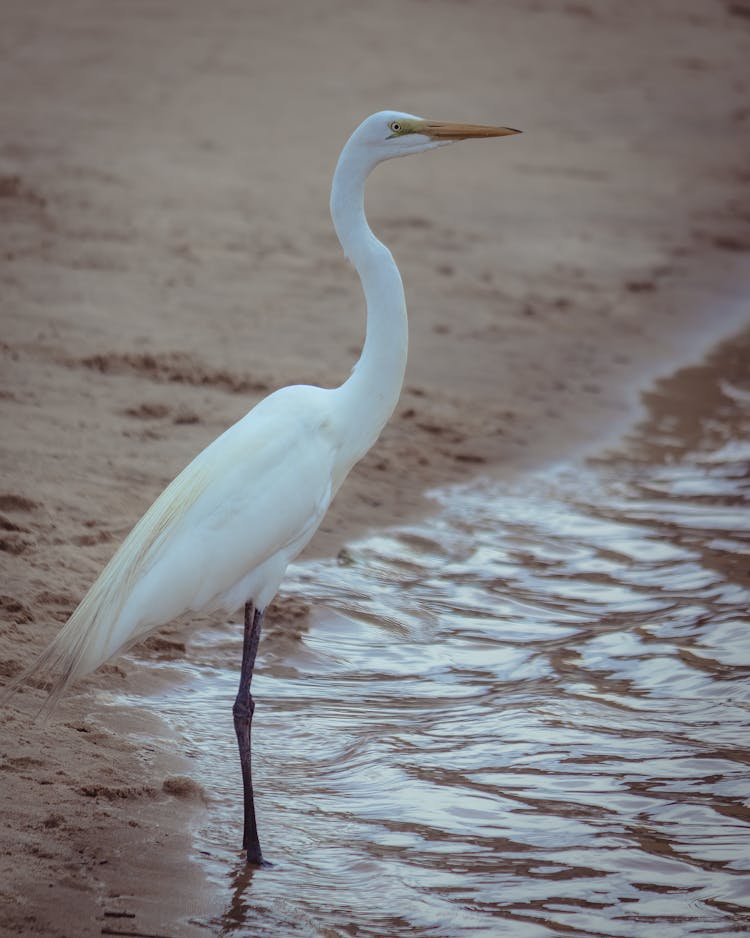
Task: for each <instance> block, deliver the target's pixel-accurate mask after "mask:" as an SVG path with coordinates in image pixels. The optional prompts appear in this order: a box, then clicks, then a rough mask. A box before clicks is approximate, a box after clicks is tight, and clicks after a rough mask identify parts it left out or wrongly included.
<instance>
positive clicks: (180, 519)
mask: <svg viewBox="0 0 750 938" xmlns="http://www.w3.org/2000/svg"><path fill="white" fill-rule="evenodd" d="M517 132H518V131H515V130H511V129H509V128H506V127H485V126H481V125H475V124H450V123H445V122H435V121H426V120H423V119H422V118H418V117H415V116H414V115H411V114H402V113H398V112H395V111H381V112H379V113H377V114H373V115H372V116H371V117H368V118H367V120H365V121H364V122H363V123H362V124H361V125H360V126H359V127H358V128H357V130H355V131H354V133H353V134H352V136H351V137H350V138H349V140H348V142H347V143H346V146H345V147H344V149H343V150H342V153H341V156H340V158H339V161H338V165H337V167H336V172H335V173H334V178H333V185H332V189H331V215H332V218H333V223H334V226H335V228H336V233H337V235H338V237H339V240H340V241H341V244H342V247H343V249H344V252H345V253H346V255H347V257H349V258H350V260H351V261H352V263H353V264H354V266H355V268H356V269H357V273H358V274H359V276H360V279H361V281H362V289H363V291H364V294H365V298H366V301H367V335H366V339H365V343H364V347H363V349H362V355H361V356H360V359H359V361H358V362H357V364H356V366H355V367H354V369H353V371H352V374H351V376H350V377H349V379H348V380H347V381H345V382H344V384H342V385H341V386H340V387H338V388H334V389H332V390H326V389H323V388H316V387H308V386H294V387H288V388H283V389H281V390H279V391H276V392H275V393H273V394H271V395H270V396H269V397H267V398H266V399H265V400H263V401H261V402H260V403H259V404H258V405H257V406H256V407H254V408H253V409H252V410H251V411H250V412H249V413H248V414H247V415H246V416H245V417H243V418H242V420H240V421H239V422H238V423H236V424H235V425H234V426H233V427H230V429H228V430H227V431H226V432H225V433H223V434H222V435H221V436H220V437H219V438H218V439H217V440H215V441H214V442H213V443H211V444H210V446H208V447H206V449H205V450H203V452H202V453H200V454H199V455H198V456H197V457H196V458H195V459H194V460H193V462H191V463H190V465H189V466H187V468H185V469H184V470H183V471H182V472H181V473H180V474H179V475H178V476H177V478H176V479H175V480H174V481H173V482H172V483H171V484H170V485H169V486H168V487H167V488H166V489H165V491H164V492H163V493H162V494H161V495H160V496H159V498H157V500H156V501H155V502H154V504H153V505H152V506H151V507H150V508H149V509H148V511H147V512H146V514H145V515H144V516H143V518H141V520H140V521H139V522H138V524H136V526H135V527H134V528H133V530H132V531H131V532H130V534H129V535H128V536H127V538H126V539H125V541H124V542H123V544H122V545H121V546H120V548H119V550H118V551H117V553H116V554H115V555H114V557H113V558H112V559H111V560H110V562H109V563H108V564H107V566H106V567H105V568H104V570H103V571H102V573H101V574H100V576H99V577H98V579H97V580H96V582H95V583H94V584H93V586H92V587H91V589H90V590H89V591H88V593H87V594H86V596H85V597H84V598H83V600H82V601H81V603H80V605H79V606H78V608H77V609H76V610H75V612H74V613H73V615H72V616H71V617H70V619H69V620H68V622H67V623H66V625H65V626H64V627H63V629H62V630H61V631H60V633H59V634H58V636H57V637H56V638H55V639H54V641H53V642H52V644H51V645H50V646H49V647H48V648H47V650H46V651H45V652H43V654H42V655H41V657H40V658H39V659H38V661H37V662H36V663H35V664H34V666H33V667H32V668H31V669H30V670H29V671H28V672H26V673H25V674H23V675H21V676H20V677H19V678H18V679H16V680H15V681H14V682H13V684H12V685H11V686H10V687H9V688H7V692H8V693H10V692H12V691H13V690H15V688H16V687H17V686H18V685H19V684H20V683H22V682H23V681H24V680H25V679H26V678H28V677H29V676H30V675H31V674H32V673H35V672H38V671H44V672H51V674H52V680H51V688H50V698H49V704H50V705H52V704H54V702H55V701H56V700H57V698H58V697H59V696H60V694H62V692H63V691H64V690H65V688H66V687H67V686H68V685H69V684H70V683H71V682H72V681H74V680H76V679H77V678H79V677H81V676H82V675H84V674H87V673H89V672H90V671H93V670H94V669H95V668H97V667H98V666H99V665H100V664H102V663H103V662H104V661H106V660H107V659H108V658H110V657H112V655H115V654H116V653H117V652H118V651H120V650H121V649H123V648H125V647H127V646H128V645H130V644H132V643H133V642H134V641H136V640H137V639H139V638H140V637H142V636H143V635H145V634H146V633H148V632H150V631H152V630H153V629H155V628H158V627H159V626H160V625H163V624H165V623H167V622H170V621H171V620H172V619H174V618H176V617H177V616H180V615H182V614H184V613H186V612H191V611H192V612H207V611H212V610H216V609H225V610H226V611H227V612H233V611H234V610H235V609H237V608H238V607H239V606H241V605H242V604H243V603H244V604H245V610H246V611H245V643H244V646H243V662H242V676H241V681H240V692H239V693H238V696H237V701H236V702H235V708H234V714H235V728H236V730H237V738H238V742H239V746H240V761H241V764H242V771H243V783H244V790H245V833H244V838H243V846H244V847H245V848H246V849H247V851H248V860H249V861H251V862H256V863H260V862H262V858H261V854H260V845H259V843H258V837H257V830H256V826H255V813H254V807H253V791H252V781H251V772H250V721H251V718H252V711H253V707H254V704H253V701H252V696H251V694H250V680H251V677H252V670H253V664H254V660H255V653H256V651H257V645H258V640H259V636H260V622H261V620H262V617H263V611H264V609H265V607H266V606H267V605H268V603H269V602H270V601H271V599H272V598H273V596H274V594H275V593H276V591H277V589H278V587H279V584H280V582H281V579H282V577H283V575H284V571H285V570H286V567H287V565H288V564H289V562H290V561H291V560H292V559H293V558H294V557H296V556H297V554H298V553H299V552H300V551H301V550H302V548H303V547H304V546H305V545H306V544H307V543H308V541H309V540H310V538H311V537H312V536H313V534H314V533H315V531H316V529H317V527H318V525H319V524H320V522H321V520H322V519H323V516H324V515H325V513H326V511H327V510H328V506H329V505H330V503H331V500H332V498H333V497H334V496H335V494H336V492H337V491H338V489H339V488H340V486H341V484H342V482H343V481H344V479H345V477H346V475H347V473H348V472H349V470H350V469H351V468H352V466H353V465H354V463H355V462H357V460H358V459H360V458H361V457H362V456H363V455H364V454H365V453H366V452H367V450H368V449H369V448H370V447H371V446H372V444H373V443H374V442H375V440H376V439H377V437H378V435H379V434H380V431H381V430H382V428H383V426H384V425H385V423H386V421H387V420H388V418H389V417H390V415H391V413H392V412H393V410H394V408H395V406H396V402H397V401H398V397H399V393H400V390H401V385H402V382H403V377H404V369H405V367H406V352H407V343H408V335H407V320H406V303H405V300H404V290H403V285H402V283H401V276H400V274H399V272H398V268H397V267H396V264H395V262H394V260H393V257H392V256H391V253H390V251H389V250H388V249H387V248H386V247H385V246H384V245H383V244H382V243H381V242H380V241H378V240H377V238H376V237H375V236H374V235H373V233H372V231H371V230H370V228H369V226H368V224H367V220H366V218H365V213H364V185H365V180H366V178H367V176H368V174H369V173H370V172H371V170H372V169H373V168H374V167H375V166H376V165H377V164H378V163H380V162H382V161H383V160H387V159H391V158H393V157H396V156H406V155H408V154H410V153H419V152H421V151H423V150H428V149H432V148H433V147H438V146H442V145H444V144H446V143H450V142H451V141H453V140H463V139H467V138H469V137H499V136H505V135H507V134H513V133H517Z"/></svg>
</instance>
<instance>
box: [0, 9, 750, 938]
mask: <svg viewBox="0 0 750 938" xmlns="http://www.w3.org/2000/svg"><path fill="white" fill-rule="evenodd" d="M0 46H1V47H2V55H0V76H1V79H2V81H1V85H2V88H3V90H4V93H3V94H2V95H1V96H0V126H1V127H2V134H1V135H0V219H1V220H2V223H1V224H0V242H1V243H0V280H1V282H2V292H1V293H0V309H1V311H2V333H1V335H0V347H1V348H2V356H3V358H2V362H3V365H2V390H1V394H0V406H1V407H2V440H3V446H2V482H1V484H0V528H1V529H2V530H1V533H0V547H2V553H1V554H0V556H1V557H2V584H1V586H0V594H1V595H0V606H1V608H2V629H1V632H0V642H1V654H0V662H1V665H0V668H1V670H2V676H3V679H9V678H11V677H12V676H13V675H15V674H17V673H19V672H20V670H21V669H23V668H24V667H25V666H27V665H28V664H29V663H30V662H31V661H32V660H33V659H34V656H35V655H36V654H37V653H38V652H39V651H40V650H41V649H42V648H43V647H44V646H45V644H46V643H47V641H48V640H49V639H50V638H51V637H52V636H53V635H54V634H55V633H56V631H57V629H58V628H59V627H60V625H61V623H62V622H64V620H65V619H66V617H67V616H68V615H69V614H70V613H71V611H72V610H73V608H74V607H75V605H76V604H77V602H78V601H79V600H80V598H81V597H82V595H83V593H84V592H85V590H86V588H87V587H88V586H89V585H90V583H91V582H92V581H93V579H94V578H95V576H96V574H97V573H98V571H99V570H100V569H101V567H102V565H103V564H104V562H105V561H106V560H107V559H108V557H109V556H110V555H111V554H112V552H113V551H114V549H115V547H116V546H117V544H118V543H119V541H120V540H121V538H122V537H123V536H124V534H125V533H126V532H127V531H128V530H129V528H130V527H131V526H132V524H133V523H134V522H135V521H136V520H137V519H138V517H139V516H140V514H141V513H142V512H143V510H144V509H145V508H146V507H147V506H148V504H149V503H150V502H151V500H152V499H153V498H154V497H155V496H156V495H157V494H158V493H159V491H160V490H161V489H162V488H163V486H164V485H165V484H166V483H167V482H168V481H169V480H170V479H171V478H172V477H173V476H174V475H175V474H176V473H177V472H178V471H179V470H180V469H181V468H182V467H183V466H184V465H185V464H186V463H187V462H188V461H189V460H190V459H191V458H192V456H193V455H194V454H195V453H196V452H198V451H199V450H200V449H201V448H202V447H203V446H205V445H206V444H207V443H208V442H210V441H211V440H212V439H213V438H214V437H216V436H217V435H218V434H219V433H220V432H221V431H222V430H223V429H224V428H226V427H227V426H228V425H229V424H231V423H232V422H233V421H235V420H237V419H238V418H239V417H240V416H242V415H243V414H244V413H245V412H246V411H247V410H248V409H249V408H250V406H251V405H252V404H253V403H255V402H256V401H257V400H258V399H259V398H260V397H261V396H262V395H264V394H265V393H267V392H268V391H270V390H272V389H274V388H276V387H279V386H282V385H284V384H288V383H304V382H310V383H317V384H322V385H326V386H333V385H334V384H337V383H339V382H341V381H342V380H343V379H344V378H345V377H346V376H347V374H348V372H349V369H350V368H351V365H352V364H353V362H354V360H355V359H356V356H357V354H358V352H359V348H360V346H361V342H362V338H363V330H364V312H363V303H362V298H361V293H360V288H359V284H358V282H357V280H356V277H355V276H354V273H353V271H352V270H351V268H350V267H349V266H348V264H347V263H346V261H345V260H344V258H343V257H342V253H341V251H340V248H339V246H338V243H337V241H336V239H335V236H334V234H333V231H332V228H331V224H330V220H329V217H328V210H327V202H328V187H329V183H330V176H331V172H332V169H333V167H334V165H335V161H336V158H337V155H338V151H339V149H340V147H341V146H342V144H343V143H344V142H345V140H346V138H347V136H348V134H349V133H350V132H351V130H352V129H353V128H354V127H355V126H356V124H357V123H358V122H359V121H360V120H361V119H362V118H364V117H365V116H366V115H367V114H369V113H371V112H372V111H375V110H379V109H381V108H395V109H403V110H407V111H410V112H413V113H417V114H422V115H424V116H427V117H431V118H436V119H446V120H448V119H451V120H454V119H455V120H466V121H470V120H474V121H481V122H485V123H503V124H508V125H511V126H514V127H520V128H521V129H522V130H523V131H524V133H523V135H521V136H518V137H513V138H508V139H503V140H495V141H483V142H471V143H464V144H460V145H456V146H454V147H450V148H447V149H444V150H440V151H438V152H437V153H430V154H426V155H423V156H419V157H414V158H411V159H408V160H396V161H394V162H391V163H389V164H387V165H386V166H383V167H381V168H380V169H379V170H378V171H377V172H376V174H375V175H374V177H373V178H372V180H371V182H370V185H369V188H368V207H369V215H370V220H371V223H372V225H373V228H374V229H375V231H376V232H377V233H378V234H379V235H380V237H382V238H383V240H384V241H386V242H387V243H388V245H389V246H390V247H391V249H392V250H393V252H394V255H395V257H396V259H397V261H398V263H399V265H400V268H401V271H402V275H403V278H404V282H405V286H406V291H407V299H408V301H409V312H410V323H411V337H410V359H409V365H408V370H407V377H406V384H405V388H404V392H403V395H402V398H401V402H400V405H399V407H398V410H397V412H396V414H395V415H394V418H393V419H392V421H391V423H390V424H389V425H388V427H387V428H386V430H385V432H384V433H383V435H382V438H381V440H380V441H379V443H378V444H377V446H376V447H375V448H374V449H373V450H372V452H371V453H370V454H369V455H368V456H367V457H366V459H365V460H364V461H363V462H362V463H361V464H360V465H359V466H358V467H357V468H356V469H355V471H354V472H353V474H352V476H351V478H350V479H349V480H348V482H347V483H346V485H345V486H344V489H343V490H342V492H341V494H340V495H339V497H338V498H337V500H336V502H335V504H334V506H333V508H332V510H331V512H330V513H329V515H328V517H327V518H326V520H325V522H324V524H323V527H322V529H321V531H320V532H319V534H318V535H317V536H316V538H315V540H314V542H313V544H312V545H311V548H310V549H311V550H313V551H317V552H318V553H330V552H332V551H336V550H338V549H339V548H340V546H341V545H342V544H344V543H345V542H346V540H347V539H348V538H351V537H352V536H353V535H355V534H357V533H359V532H362V531H364V530H366V529H368V528H373V527H378V526H384V525H390V524H394V523H396V522H398V521H400V520H403V519H405V518H409V517H412V516H414V514H415V513H417V512H421V511H424V510H428V508H429V506H428V503H427V502H426V501H425V499H424V493H425V491H426V490H427V489H429V487H430V486H435V485H440V484H446V483H450V482H453V481H456V480H460V479H466V478H469V477H471V476H473V475H476V474H478V473H506V474H507V473H514V472H520V471H524V470H527V469H529V468H531V467H533V466H535V465H538V464H540V463H542V462H544V461H549V460H561V459H565V458H570V457H571V455H572V454H574V453H579V452H581V451H582V449H583V448H585V447H592V446H599V445H601V444H602V442H603V441H605V440H607V439H611V438H612V436H613V434H616V433H617V432H619V430H621V429H622V427H623V426H624V425H625V424H626V423H627V421H628V420H629V419H630V417H631V416H632V413H633V406H634V404H635V402H636V401H637V390H638V389H639V388H642V387H644V386H645V385H647V384H648V382H649V380H651V379H652V378H653V377H654V376H655V375H657V374H661V373H664V372H665V371H668V370H669V369H670V367H671V366H672V365H674V364H677V363H679V362H684V361H688V360H691V358H695V357H697V356H698V355H699V353H700V350H701V349H702V348H705V347H707V346H708V344H709V343H710V342H711V340H712V339H714V338H717V337H721V336H726V335H728V334H731V333H732V331H733V330H734V329H735V328H737V327H738V326H739V325H740V324H741V321H742V317H743V316H744V317H745V321H746V319H747V307H746V305H744V306H743V304H745V303H746V297H747V285H748V281H750V266H749V265H748V253H749V252H750V207H749V205H748V201H747V190H748V185H749V184H750V161H749V160H748V155H749V154H750V146H749V144H750V67H749V66H748V63H750V5H748V3H747V2H745V0H732V2H729V0H727V2H719V0H716V2H707V0H648V2H646V0H634V2H631V3H622V2H617V0H596V2H594V0H589V2H564V0H502V2H500V0H467V2H452V0H435V2H425V0H400V2H399V0H383V2H377V3H369V4H364V3H345V2H342V0H313V2H311V3H301V2H290V3H277V2H273V3H272V2H264V0H259V2H247V3H238V2H232V0H216V2H212V3H201V2H195V0H180V2H177V0H149V2H132V3H131V2H128V3H104V2H101V0H100V2H94V0H70V2H66V3H64V4H61V3H58V2H51V0H37V2H35V3H28V2H20V0H5V2H4V3H3V10H2V26H1V27H0ZM686 393H689V389H686ZM304 611H305V604H304V597H291V598H287V599H286V600H284V601H282V602H280V603H277V604H276V607H275V610H272V611H271V614H270V619H271V621H272V622H273V623H274V626H273V627H274V628H275V629H276V630H277V631H283V630H284V629H290V628H295V627H297V626H296V624H295V623H297V622H298V619H299V617H300V615H302V616H304ZM189 625H191V624H187V623H183V624H178V625H176V626H174V627H171V628H169V629H167V630H166V631H165V632H163V633H160V635H159V636H158V637H156V638H153V639H151V640H150V642H149V644H148V646H147V649H146V652H145V654H147V655H151V656H152V657H153V659H154V660H158V658H159V656H166V657H170V656H172V657H174V656H182V655H188V656H189V654H190V644H189V636H190V628H189ZM192 625H194V623H192ZM274 640H275V639H274V636H273V632H272V634H271V635H270V637H269V638H267V641H270V642H273V641H274ZM157 679H158V678H157V677H156V676H155V674H154V672H153V669H152V670H151V671H149V672H148V673H144V672H143V669H139V667H138V666H137V665H136V664H134V663H133V662H132V661H123V660H119V661H115V662H112V663H111V664H108V665H106V666H104V667H103V668H102V669H101V670H100V672H99V673H98V674H97V675H95V676H93V677H92V678H90V679H88V680H87V681H85V682H83V683H82V684H81V685H80V686H79V687H78V688H77V689H76V692H75V693H73V694H72V695H71V696H70V697H69V699H68V700H67V701H66V702H64V703H63V705H62V706H61V708H60V709H59V711H58V712H57V713H56V715H55V716H54V717H53V718H52V719H51V720H50V721H49V722H48V723H46V724H45V723H38V722H37V723H35V722H33V720H32V718H31V716H30V714H31V713H32V712H33V710H34V708H35V707H38V705H39V704H40V703H41V701H42V699H43V693H42V691H41V689H39V688H35V687H32V688H30V689H29V690H27V691H26V692H25V693H23V694H20V695H19V696H18V697H17V698H16V699H15V700H14V702H13V703H12V704H11V705H7V706H6V707H5V708H4V709H3V711H2V713H0V732H1V733H2V741H1V742H0V779H1V784H2V788H1V789H0V792H1V794H2V825H0V832H1V835H0V836H1V838H2V849H0V907H1V908H2V913H1V914H0V934H2V935H45V936H63V935H66V936H77V938H85V936H89V935H99V934H102V933H104V934H106V933H108V930H109V933H111V932H112V931H113V930H114V931H116V930H118V929H119V930H120V931H123V932H127V922H128V920H127V919H122V918H118V915H121V912H122V910H123V909H127V910H128V914H131V915H132V914H137V922H138V927H139V929H140V931H142V932H149V931H150V932H152V933H159V934H169V935H191V934H205V931H204V930H202V929H199V928H197V927H194V926H192V925H191V924H190V922H189V920H190V917H191V914H194V915H196V916H200V915H202V914H205V911H206V908H207V907H208V905H210V900H209V898H207V896H206V892H205V889H204V884H203V883H202V879H201V876H200V872H199V870H198V868H197V867H196V866H194V865H193V864H192V862H191V861H190V859H189V853H190V841H189V823H190V819H191V817H193V816H194V812H196V811H200V810H201V809H202V793H201V789H200V779H196V780H192V781H191V780H189V779H185V778H184V777H183V772H184V766H183V765H182V763H181V762H180V759H179V757H178V756H177V755H175V750H176V749H177V748H178V747H177V744H176V741H175V740H174V739H173V738H172V737H171V736H170V733H169V731H168V729H167V728H166V727H165V726H164V725H163V724H162V723H161V722H160V721H159V720H158V718H157V717H156V716H154V715H150V714H148V713H147V712H146V711H139V710H133V712H128V713H122V714H121V715H120V716H119V717H118V718H117V722H116V723H114V722H113V721H112V718H111V716H107V718H106V719H105V718H104V717H103V716H102V715H101V714H100V713H99V712H98V711H97V709H96V707H95V698H94V695H93V691H95V690H97V689H105V688H111V689H112V690H113V691H115V692H121V691H126V692H129V693H133V692H137V691H138V689H139V688H140V687H148V686H149V682H151V683H153V681H155V680H157ZM144 738H148V739H149V740H150V744H149V746H148V747H145V746H143V745H142V744H141V742H142V740H143V739H144ZM139 741H141V742H139ZM118 910H119V911H118ZM123 922H124V924H123Z"/></svg>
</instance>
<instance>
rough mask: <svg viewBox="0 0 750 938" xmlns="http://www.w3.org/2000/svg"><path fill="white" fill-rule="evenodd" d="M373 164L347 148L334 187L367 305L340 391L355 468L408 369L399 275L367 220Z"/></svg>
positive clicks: (343, 238) (336, 211)
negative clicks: (361, 339)
mask: <svg viewBox="0 0 750 938" xmlns="http://www.w3.org/2000/svg"><path fill="white" fill-rule="evenodd" d="M374 165H375V164H374V162H373V161H372V160H371V159H368V158H367V155H366V153H364V152H363V151H362V150H360V149H358V148H357V147H356V145H352V144H351V143H349V144H347V145H346V146H345V147H344V149H343V151H342V153H341V156H340V158H339V162H338V165H337V167H336V172H335V173H334V176H333V186H332V188H331V217H332V218H333V224H334V227H335V229H336V234H337V235H338V238H339V241H340V242H341V246H342V247H343V249H344V253H345V254H346V256H347V257H348V258H349V259H350V260H351V262H352V263H353V264H354V267H355V268H356V270H357V273H358V274H359V277H360V280H361V282H362V289H363V291H364V294H365V300H366V302H367V335H366V338H365V343H364V347H363V349H362V354H361V356H360V358H359V361H358V362H357V364H356V365H355V366H354V370H353V371H352V374H351V376H350V377H349V379H348V380H347V381H345V382H344V383H343V384H342V385H341V387H340V388H337V394H339V395H340V400H341V404H342V408H341V409H342V414H343V424H344V426H345V427H346V441H345V444H344V445H345V450H346V453H345V455H346V458H347V460H348V461H350V462H351V464H353V463H354V462H356V461H357V460H358V459H359V458H361V457H362V456H363V455H364V454H365V453H366V452H367V450H368V449H369V448H370V447H371V446H372V444H373V443H374V442H375V440H376V439H377V438H378V436H379V434H380V431H381V430H382V429H383V427H384V426H385V424H386V422H387V420H388V418H389V417H390V416H391V414H392V413H393V411H394V408H395V407H396V403H397V402H398V398H399V394H400V392H401V386H402V384H403V380H404V371H405V369H406V354H407V346H408V324H407V319H406V300H405V298H404V287H403V284H402V282H401V275H400V274H399V272H398V267H396V263H395V261H394V260H393V257H392V255H391V252H390V251H389V250H388V248H387V247H386V246H385V245H384V244H382V242H380V241H378V239H377V238H376V237H375V235H374V234H373V233H372V231H371V230H370V226H369V225H368V224H367V219H366V218H365V209H364V187H365V180H366V178H367V176H368V175H369V173H370V171H371V170H372V169H373V168H374Z"/></svg>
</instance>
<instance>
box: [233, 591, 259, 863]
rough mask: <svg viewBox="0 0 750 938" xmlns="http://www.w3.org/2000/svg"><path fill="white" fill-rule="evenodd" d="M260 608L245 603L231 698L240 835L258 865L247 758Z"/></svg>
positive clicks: (249, 767) (244, 847) (250, 771)
mask: <svg viewBox="0 0 750 938" xmlns="http://www.w3.org/2000/svg"><path fill="white" fill-rule="evenodd" d="M262 621H263V610H258V609H256V608H255V606H254V605H253V604H252V603H251V602H250V603H247V604H246V606H245V638H244V641H243V643H242V671H241V672H240V687H239V690H238V691H237V699H236V700H235V702H234V707H233V708H232V713H233V714H234V730H235V732H236V733H237V745H238V746H239V748H240V765H241V766H242V787H243V790H244V795H245V827H244V832H243V835H242V848H243V850H246V851H247V862H248V863H255V864H257V865H258V866H261V865H262V864H263V857H262V856H261V852H260V842H259V841H258V828H257V826H256V823H255V804H254V802H253V774H252V768H251V760H250V728H251V724H252V721H253V711H254V710H255V701H254V700H253V698H252V694H251V693H250V682H251V681H252V679H253V667H254V666H255V656H256V654H257V653H258V642H259V641H260V626H261V622H262Z"/></svg>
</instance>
